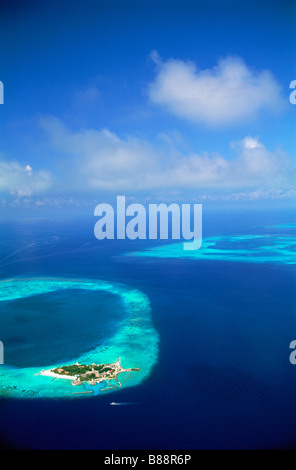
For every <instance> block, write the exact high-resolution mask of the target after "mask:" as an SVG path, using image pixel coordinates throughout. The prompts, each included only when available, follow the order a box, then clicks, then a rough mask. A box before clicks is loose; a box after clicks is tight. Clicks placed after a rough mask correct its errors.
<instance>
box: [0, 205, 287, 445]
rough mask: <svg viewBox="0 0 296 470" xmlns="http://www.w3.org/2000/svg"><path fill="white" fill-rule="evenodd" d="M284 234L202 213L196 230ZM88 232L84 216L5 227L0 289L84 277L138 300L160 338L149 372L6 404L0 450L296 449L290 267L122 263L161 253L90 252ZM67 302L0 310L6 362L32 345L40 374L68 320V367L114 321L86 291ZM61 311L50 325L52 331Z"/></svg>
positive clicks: (125, 248)
mask: <svg viewBox="0 0 296 470" xmlns="http://www.w3.org/2000/svg"><path fill="white" fill-rule="evenodd" d="M294 221H295V213H293V212H292V211H287V212H273V213H272V212H268V213H261V212H260V213H259V212H254V213H253V212H245V213H239V212H237V213H231V214H230V213H229V214H227V213H217V214H213V213H209V214H208V213H207V212H204V218H203V228H204V236H215V235H223V234H226V235H242V234H260V233H265V234H266V231H268V230H271V229H269V228H268V227H270V226H274V225H280V224H289V223H293V222H294ZM94 222H95V221H94V220H93V218H92V217H89V218H85V219H70V218H69V219H55V220H52V219H43V220H35V219H26V220H23V221H19V222H18V223H12V222H10V223H8V222H7V223H4V222H1V227H0V233H1V241H0V278H1V279H7V278H12V277H17V276H24V277H43V276H45V277H49V276H53V277H65V278H80V279H83V278H86V279H87V278H91V279H101V280H105V281H110V282H120V283H123V284H126V285H127V286H129V287H132V288H137V289H139V290H141V291H142V292H144V293H145V294H146V295H147V296H148V298H149V299H150V302H151V308H152V318H153V323H154V326H155V328H156V330H157V331H158V333H159V336H160V344H159V357H158V363H157V365H156V366H155V367H154V368H153V371H152V373H151V375H150V376H149V378H148V379H146V381H145V382H143V383H142V384H141V385H138V386H135V387H131V388H128V389H123V390H120V391H118V392H115V393H113V394H110V395H105V396H104V395H102V396H98V397H91V398H89V399H88V398H87V399H85V398H83V399H77V400H76V399H75V400H73V399H72V400H47V399H42V400H38V399H33V400H17V399H2V400H1V401H0V434H1V439H2V445H3V446H11V447H21V448H43V449H45V448H50V449H52V448H55V449H57V448H61V449H65V448H67V449H69V448H79V449H96V448H97V449H104V450H107V449H112V450H115V449H118V450H119V449H213V448H214V449H218V448H231V449H235V448H287V447H293V446H294V445H296V427H295V423H296V406H295V396H296V366H293V365H291V364H290V362H289V354H290V352H291V351H290V350H289V344H290V342H291V341H292V340H294V339H296V293H295V281H296V276H295V265H287V264H282V265H281V264H276V263H245V262H230V261H225V260H191V259H159V258H150V257H149V258H133V257H125V256H122V254H124V253H127V252H134V251H139V250H143V249H144V248H147V247H150V246H157V245H159V244H161V243H164V242H161V243H159V242H158V241H153V242H149V241H141V240H138V241H129V240H126V241H117V240H114V241H111V240H107V241H98V240H96V239H95V238H94V236H93V226H94ZM279 230H282V232H281V233H289V234H291V233H292V232H291V230H293V229H289V228H286V229H284V228H282V229H279ZM293 234H295V233H293ZM68 294H69V295H66V293H65V292H62V293H61V292H58V293H50V294H45V295H42V296H36V297H34V298H32V299H31V300H29V299H21V300H19V301H15V302H14V305H13V306H12V305H8V304H6V305H4V304H3V305H1V306H0V307H1V323H0V339H1V340H3V342H4V343H5V338H6V339H7V351H5V352H6V354H7V357H6V356H5V358H6V360H8V359H9V360H10V361H11V364H14V365H15V364H17V363H18V361H21V362H22V364H23V365H24V364H27V363H28V361H30V354H31V353H32V351H30V352H28V351H27V352H26V348H25V344H26V343H27V341H30V342H32V344H33V345H34V354H35V355H36V358H37V362H38V361H40V364H41V362H42V365H43V363H44V359H45V358H46V361H48V363H50V362H51V360H52V357H51V356H52V355H55V354H57V350H56V349H55V348H51V345H52V344H54V341H55V340H57V339H58V337H60V333H58V332H59V331H63V321H62V318H65V321H66V323H67V324H69V321H70V318H71V316H72V318H73V323H72V324H71V327H70V328H69V329H66V332H65V330H64V331H63V333H62V334H63V335H64V339H65V342H64V344H65V347H66V348H68V353H69V355H71V350H70V348H71V341H72V340H73V336H75V337H76V338H78V339H77V341H76V344H77V342H78V341H81V342H80V343H79V347H80V348H81V350H85V348H88V347H90V348H91V346H92V343H94V342H96V340H97V338H98V335H100V333H102V328H103V326H104V325H106V322H107V323H108V321H109V322H110V328H111V325H112V321H113V319H114V318H115V317H116V315H117V314H119V313H118V312H119V310H118V311H117V309H116V305H115V306H114V303H112V308H111V306H110V305H109V302H110V299H109V298H108V295H106V294H102V298H101V299H100V300H101V301H100V302H98V300H99V299H98V298H97V297H93V298H92V297H91V295H90V296H89V297H87V295H88V293H87V292H79V293H78V292H76V293H73V292H68ZM37 297H38V298H37ZM86 298H87V302H88V304H87V311H86V313H84V315H87V318H85V322H84V321H82V318H83V317H81V311H84V309H85V305H86V304H85V301H86ZM18 303H20V304H21V309H20V308H18V307H17V304H18ZM109 307H110V308H109ZM118 308H119V307H118ZM20 310H21V311H20ZM111 310H112V315H113V316H112V317H111V319H110V315H106V312H109V314H110V312H111ZM39 311H40V312H41V314H39V315H38V312H39ZM57 311H58V312H59V315H60V317H59V318H51V320H50V321H49V318H47V317H49V316H51V317H52V312H57ZM70 311H71V312H72V315H70ZM98 311H99V312H100V316H99V319H98V320H97V322H96V326H95V328H91V325H93V324H94V321H95V315H97V314H98ZM73 312H76V313H75V315H74V317H73ZM107 317H108V318H107ZM2 318H3V320H2ZM47 322H48V323H47ZM38 331H39V332H40V335H38ZM78 331H79V335H78V334H77V332H78ZM2 338H3V339H2ZM8 338H10V343H9V341H8ZM86 338H87V339H86ZM21 351H23V354H21ZM64 353H65V350H64V349H63V354H64ZM147 353H148V352H147ZM38 354H39V356H38ZM18 357H20V359H18ZM41 358H42V359H41ZM38 364H39V362H38ZM0 373H1V366H0ZM110 401H116V402H119V403H125V405H123V406H110Z"/></svg>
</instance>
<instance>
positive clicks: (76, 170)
mask: <svg viewBox="0 0 296 470" xmlns="http://www.w3.org/2000/svg"><path fill="white" fill-rule="evenodd" d="M42 127H43V128H44V129H45V131H46V132H47V134H48V136H49V139H50V140H51V143H52V144H53V145H54V146H55V148H56V149H57V150H58V151H62V152H64V153H66V154H68V155H69V158H68V160H67V167H66V172H67V176H66V177H64V178H63V181H62V182H61V184H62V185H63V188H64V189H65V187H68V189H72V190H79V191H89V190H113V191H128V190H133V191H136V190H144V189H145V190H147V189H165V188H170V189H171V190H176V189H189V188H191V189H195V190H198V189H201V188H212V189H214V190H219V189H223V190H224V189H230V188H240V189H242V188H271V187H273V188H277V187H281V186H283V187H289V185H292V183H293V178H294V177H295V170H294V169H293V168H292V166H291V164H290V162H289V159H288V158H287V157H286V156H285V155H284V154H282V153H281V152H280V151H276V152H270V151H269V150H268V149H267V148H266V147H265V146H264V145H263V143H261V142H260V140H259V139H258V138H256V137H251V136H246V137H245V138H244V139H243V140H242V141H240V142H236V143H232V144H231V145H232V147H233V148H234V149H235V150H236V152H237V156H236V158H234V159H229V158H225V157H224V156H222V155H219V154H209V153H205V154H195V153H191V154H189V155H185V154H184V153H180V152H179V151H177V150H176V149H175V148H173V147H172V145H171V143H169V145H168V148H167V149H166V150H164V148H163V146H161V147H157V146H153V145H152V144H150V143H148V142H147V141H146V140H143V139H142V140H141V139H138V138H137V139H136V138H133V137H129V138H126V139H122V138H120V137H119V136H117V135H116V134H114V133H112V132H110V131H108V130H106V129H103V130H94V129H90V130H87V129H86V130H85V129H84V130H80V131H78V132H71V131H70V130H69V129H67V128H66V127H65V126H64V125H63V123H62V122H61V121H60V120H58V119H56V118H52V117H49V118H44V119H43V121H42ZM63 160H64V163H65V159H63Z"/></svg>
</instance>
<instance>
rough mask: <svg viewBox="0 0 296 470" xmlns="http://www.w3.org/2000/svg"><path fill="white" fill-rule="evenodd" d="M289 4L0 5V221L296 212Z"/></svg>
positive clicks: (293, 11)
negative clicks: (103, 212)
mask: <svg viewBox="0 0 296 470" xmlns="http://www.w3.org/2000/svg"><path fill="white" fill-rule="evenodd" d="M295 23H296V2H295V1H292V0H282V1H281V2H279V1H272V0H270V1H265V0H263V1H260V0H258V1H253V0H245V1H244V0H242V1H240V2H233V1H211V0H210V1H189V0H182V1H179V0H157V1H155V0H117V1H116V0H108V1H107V0H102V1H101V0H97V1H94V0H93V1H90V0H86V1H85V0H84V1H77V0H72V1H63V0H62V1H55V0H54V1H50V2H49V1H27V2H23V1H17V0H13V1H12V0H10V1H7V0H3V1H1V3H0V44H1V46H0V80H1V81H2V82H3V84H4V104H2V105H0V213H1V211H2V213H6V214H7V213H10V214H12V215H13V214H14V211H19V210H25V211H26V213H30V212H31V213H35V212H36V211H37V213H38V214H43V213H45V211H46V210H47V209H48V208H51V209H55V208H56V209H57V210H66V211H69V210H70V209H71V208H77V207H80V208H82V210H84V208H87V209H86V210H89V208H91V210H92V209H93V208H94V206H95V204H96V203H100V202H106V201H109V200H114V198H115V197H116V195H126V197H127V198H128V199H130V200H133V201H134V200H137V201H139V202H142V201H146V202H147V201H151V202H158V201H161V202H165V201H167V202H173V201H175V202H178V201H181V200H182V201H187V202H191V201H196V202H200V203H214V202H215V201H216V202H220V203H221V204H226V205H227V204H229V203H230V202H232V203H235V204H237V205H239V204H243V203H245V201H249V202H251V203H252V204H255V203H256V202H258V203H259V202H260V201H261V202H262V201H264V204H266V205H267V206H268V205H272V204H274V203H275V202H276V203H278V202H279V201H280V202H281V203H282V204H288V205H291V204H292V205H293V204H294V202H295V200H296V188H295V179H296V172H295V164H296V155H295V138H294V135H295V127H296V126H295V124H296V122H295V116H296V106H295V105H292V104H291V103H290V101H289V95H290V93H291V91H292V90H291V89H290V88H289V85H290V82H291V81H292V80H295V79H296V66H295V64H296V61H295V51H296V49H295V46H296V44H295V43H296V41H295V37H296V33H295V31H296V28H295Z"/></svg>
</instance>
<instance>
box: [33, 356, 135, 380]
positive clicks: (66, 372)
mask: <svg viewBox="0 0 296 470" xmlns="http://www.w3.org/2000/svg"><path fill="white" fill-rule="evenodd" d="M139 370H140V369H139V368H131V369H124V368H123V367H122V366H121V364H120V361H119V358H118V359H117V361H116V362H114V363H112V364H96V363H93V364H79V363H78V362H76V363H75V364H70V365H68V366H62V367H57V368H55V369H49V370H42V371H41V372H40V375H45V376H49V377H53V380H54V379H68V380H72V385H82V384H83V383H88V384H90V385H96V384H98V383H100V382H106V381H109V380H115V381H116V382H118V384H119V386H121V384H120V382H119V381H118V375H119V374H121V373H122V372H132V371H139Z"/></svg>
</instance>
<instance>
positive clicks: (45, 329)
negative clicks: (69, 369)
mask: <svg viewBox="0 0 296 470" xmlns="http://www.w3.org/2000/svg"><path fill="white" fill-rule="evenodd" d="M0 308H1V311H0V318H1V330H0V336H1V340H2V341H3V343H4V344H5V363H6V364H7V365H11V366H17V367H30V366H47V365H54V364H60V363H61V362H67V361H71V360H73V359H75V358H76V357H78V356H79V355H80V354H82V353H85V352H88V351H90V350H92V349H94V348H95V347H97V346H98V345H100V344H103V342H104V341H105V340H106V339H108V338H109V337H110V335H112V334H113V333H114V331H115V330H116V325H117V324H118V322H119V321H120V320H121V319H122V318H123V317H124V310H123V305H122V303H121V301H120V299H119V298H118V296H114V295H112V294H110V293H106V292H98V291H96V292H93V291H88V290H75V289H71V290H67V291H58V292H51V293H47V294H41V295H34V296H31V297H27V298H23V299H17V300H13V301H5V302H1V304H0Z"/></svg>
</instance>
